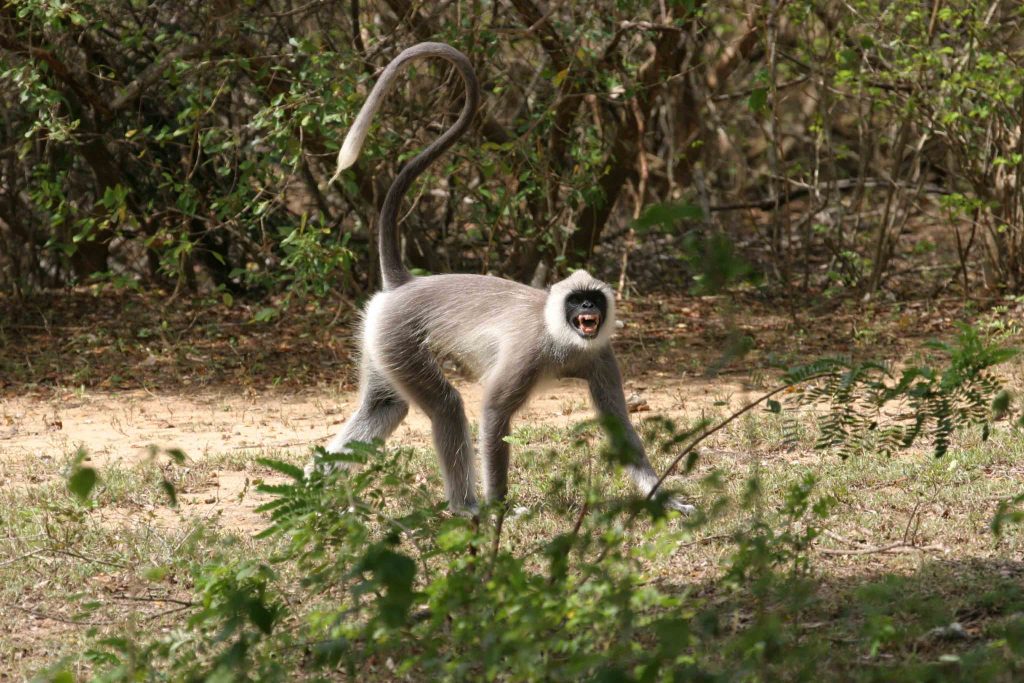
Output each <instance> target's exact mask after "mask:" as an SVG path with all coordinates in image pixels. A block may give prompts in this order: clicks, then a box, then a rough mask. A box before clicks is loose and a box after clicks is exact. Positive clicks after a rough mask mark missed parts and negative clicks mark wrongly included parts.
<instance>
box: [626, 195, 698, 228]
mask: <svg viewBox="0 0 1024 683" xmlns="http://www.w3.org/2000/svg"><path fill="white" fill-rule="evenodd" d="M703 218H704V211H703V210H701V208H700V207H699V206H697V205H696V204H687V203H684V202H680V203H672V202H664V203H660V204H651V205H650V206H648V207H647V208H646V209H645V210H644V212H643V214H642V215H641V216H640V217H639V218H637V219H636V220H635V221H634V222H633V228H634V229H635V230H636V231H637V232H640V233H644V232H648V231H650V230H651V228H653V227H654V226H662V227H669V228H671V227H673V226H675V224H676V223H679V222H680V221H684V220H701V219H703Z"/></svg>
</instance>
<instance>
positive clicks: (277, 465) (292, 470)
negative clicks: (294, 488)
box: [256, 458, 306, 481]
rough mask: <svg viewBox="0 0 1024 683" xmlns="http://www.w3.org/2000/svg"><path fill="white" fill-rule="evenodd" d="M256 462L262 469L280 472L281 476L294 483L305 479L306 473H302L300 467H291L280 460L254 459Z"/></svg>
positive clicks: (291, 465)
mask: <svg viewBox="0 0 1024 683" xmlns="http://www.w3.org/2000/svg"><path fill="white" fill-rule="evenodd" d="M256 462H258V463H259V464H261V465H263V466H264V467H269V468H270V469H272V470H274V471H275V472H280V473H281V474H283V475H285V476H287V477H291V478H292V479H294V480H295V481H302V480H303V479H305V478H306V473H305V472H303V471H302V468H301V467H299V466H298V465H293V464H291V463H289V462H282V461H280V460H274V459H272V458H256Z"/></svg>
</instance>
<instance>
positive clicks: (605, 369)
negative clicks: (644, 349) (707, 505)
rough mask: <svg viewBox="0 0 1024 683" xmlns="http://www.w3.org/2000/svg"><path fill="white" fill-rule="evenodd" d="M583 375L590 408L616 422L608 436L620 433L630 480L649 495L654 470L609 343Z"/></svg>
mask: <svg viewBox="0 0 1024 683" xmlns="http://www.w3.org/2000/svg"><path fill="white" fill-rule="evenodd" d="M586 379H587V382H588V384H589V385H590V397H591V399H592V400H593V401H594V408H595V409H596V410H597V412H598V414H599V415H600V416H601V417H602V418H606V419H610V420H612V421H613V422H614V423H615V424H616V425H617V427H615V426H613V427H612V429H613V430H615V431H614V432H612V433H610V434H609V436H612V437H615V436H619V435H621V437H622V438H623V439H624V440H625V443H624V444H621V446H622V447H624V448H625V449H626V450H627V451H628V452H629V455H630V457H631V462H630V463H628V464H627V465H626V471H627V472H628V473H629V476H630V478H631V479H632V480H633V484H634V485H635V486H636V488H637V490H638V491H639V492H640V494H641V495H644V496H647V495H649V494H650V493H651V490H652V489H653V488H654V486H655V485H656V484H657V483H658V474H657V473H656V472H655V471H654V468H653V467H651V463H650V461H649V460H648V459H647V454H646V452H644V444H643V441H641V439H640V436H639V435H638V434H637V433H636V430H635V429H633V424H632V423H631V422H630V420H629V411H628V410H627V409H626V395H625V392H624V391H623V389H622V375H621V373H620V372H619V364H618V362H616V360H615V354H614V353H613V352H612V349H611V347H610V346H609V347H608V348H606V349H604V350H603V351H601V353H600V354H599V355H598V357H597V358H596V359H595V360H594V363H593V365H591V367H590V372H589V374H588V376H587V378H586ZM668 507H669V508H671V509H673V510H678V511H680V512H682V513H687V514H688V513H691V512H693V511H694V510H695V508H694V507H693V506H692V505H687V504H686V503H683V502H682V501H680V500H678V499H677V498H675V497H674V496H673V497H672V498H670V499H669V500H668Z"/></svg>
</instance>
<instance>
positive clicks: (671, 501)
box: [665, 496, 697, 515]
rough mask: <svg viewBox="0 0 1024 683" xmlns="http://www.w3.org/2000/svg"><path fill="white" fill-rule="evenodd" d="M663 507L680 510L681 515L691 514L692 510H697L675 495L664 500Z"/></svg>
mask: <svg viewBox="0 0 1024 683" xmlns="http://www.w3.org/2000/svg"><path fill="white" fill-rule="evenodd" d="M665 509H666V510H675V511H676V512H680V513H682V514H683V515H692V514H693V513H694V512H696V511H697V508H695V507H694V506H692V505H689V504H687V503H684V502H683V501H681V500H679V499H678V498H676V497H675V496H670V497H669V498H668V500H666V501H665Z"/></svg>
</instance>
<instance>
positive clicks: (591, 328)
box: [565, 289, 608, 339]
mask: <svg viewBox="0 0 1024 683" xmlns="http://www.w3.org/2000/svg"><path fill="white" fill-rule="evenodd" d="M607 316H608V301H607V300H606V299H605V298H604V294H602V293H601V292H599V291H598V290H596V289H585V290H577V291H575V292H573V293H572V294H570V295H569V296H567V297H566V298H565V321H566V322H567V323H568V324H569V327H571V328H572V329H573V331H574V332H575V333H576V334H578V335H579V336H581V337H583V338H584V339H594V338H595V337H597V335H598V333H600V332H601V325H603V324H604V321H605V318H606V317H607Z"/></svg>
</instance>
